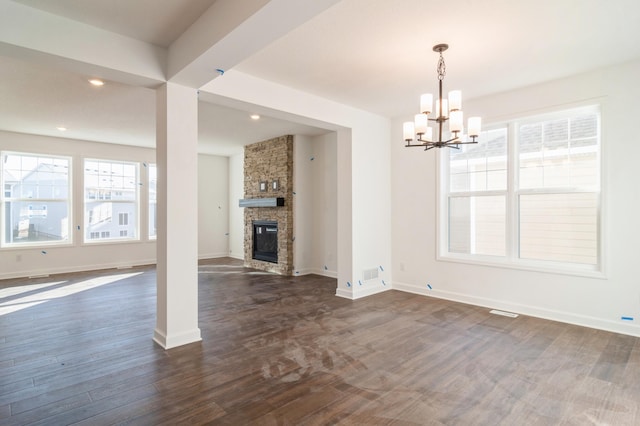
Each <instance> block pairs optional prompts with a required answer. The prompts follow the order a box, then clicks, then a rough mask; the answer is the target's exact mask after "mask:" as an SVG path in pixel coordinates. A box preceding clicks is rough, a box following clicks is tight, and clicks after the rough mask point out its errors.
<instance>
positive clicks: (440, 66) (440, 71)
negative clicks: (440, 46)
mask: <svg viewBox="0 0 640 426" xmlns="http://www.w3.org/2000/svg"><path fill="white" fill-rule="evenodd" d="M446 74H447V67H446V66H445V64H444V58H443V57H442V52H440V59H439V60H438V80H441V81H442V80H444V76H445V75H446Z"/></svg>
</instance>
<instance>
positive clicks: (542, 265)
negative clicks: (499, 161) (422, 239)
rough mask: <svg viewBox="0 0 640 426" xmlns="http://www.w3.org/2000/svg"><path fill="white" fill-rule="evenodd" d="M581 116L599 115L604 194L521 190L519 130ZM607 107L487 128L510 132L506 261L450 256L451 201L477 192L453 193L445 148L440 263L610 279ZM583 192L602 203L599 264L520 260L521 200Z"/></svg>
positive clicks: (439, 167)
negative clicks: (606, 201)
mask: <svg viewBox="0 0 640 426" xmlns="http://www.w3.org/2000/svg"><path fill="white" fill-rule="evenodd" d="M581 112H596V113H597V120H598V122H597V126H598V128H597V138H598V150H597V160H596V164H597V166H598V178H597V181H598V188H597V189H595V190H583V189H580V188H573V189H572V190H571V191H568V189H569V188H568V187H567V188H565V187H563V188H545V189H538V188H536V189H529V188H527V189H522V188H519V182H518V176H519V173H518V168H519V153H518V139H517V137H518V135H517V133H518V129H519V126H520V125H522V124H525V123H532V122H542V121H545V120H549V119H552V118H559V117H567V116H569V115H578V114H580V113H581ZM602 116H603V106H602V105H601V104H593V103H589V104H582V105H573V106H567V107H565V108H562V109H557V110H551V111H546V112H542V113H540V114H535V115H522V116H514V117H511V118H509V119H508V120H505V121H500V122H496V123H493V124H490V125H488V126H485V130H493V129H497V128H501V127H506V128H507V138H508V140H507V189H506V197H507V199H506V217H505V228H506V229H505V233H506V241H505V248H506V255H505V256H491V255H481V254H466V253H454V252H450V251H449V198H450V197H452V196H453V197H456V196H465V195H468V196H473V194H474V192H473V191H470V192H464V193H462V192H459V193H458V192H454V193H452V192H450V186H449V185H450V182H449V153H448V152H447V150H448V149H449V148H443V149H440V150H438V151H439V152H438V154H437V155H438V158H437V161H436V192H437V195H436V222H437V226H436V228H437V229H436V238H437V247H436V259H437V260H439V261H449V262H458V263H467V264H473V265H484V266H494V267H502V268H510V269H519V270H528V271H537V272H551V273H557V274H565V275H573V276H586V277H591V278H606V268H605V265H606V258H605V244H606V242H605V232H604V226H603V224H604V223H605V211H604V208H603V205H604V203H603V200H604V198H605V194H604V191H603V189H604V188H605V182H604V177H605V173H604V161H603V158H604V156H605V153H604V151H605V150H604V146H603V130H602V129H603V126H602V120H603V118H602ZM491 192H496V193H499V192H502V191H482V195H491ZM580 192H589V193H595V194H596V197H597V225H596V226H597V237H596V243H597V263H596V264H595V265H592V264H579V263H570V262H561V261H551V260H536V259H523V258H520V247H519V244H520V241H519V240H520V236H519V232H520V229H519V221H520V215H519V197H520V195H531V194H553V193H561V194H574V193H580Z"/></svg>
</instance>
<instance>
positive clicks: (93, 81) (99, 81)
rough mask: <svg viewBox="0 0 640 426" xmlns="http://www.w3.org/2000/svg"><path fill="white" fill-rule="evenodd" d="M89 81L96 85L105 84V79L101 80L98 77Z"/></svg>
mask: <svg viewBox="0 0 640 426" xmlns="http://www.w3.org/2000/svg"><path fill="white" fill-rule="evenodd" d="M89 83H91V84H92V85H94V86H104V81H102V80H99V79H97V78H92V79H91V80H89Z"/></svg>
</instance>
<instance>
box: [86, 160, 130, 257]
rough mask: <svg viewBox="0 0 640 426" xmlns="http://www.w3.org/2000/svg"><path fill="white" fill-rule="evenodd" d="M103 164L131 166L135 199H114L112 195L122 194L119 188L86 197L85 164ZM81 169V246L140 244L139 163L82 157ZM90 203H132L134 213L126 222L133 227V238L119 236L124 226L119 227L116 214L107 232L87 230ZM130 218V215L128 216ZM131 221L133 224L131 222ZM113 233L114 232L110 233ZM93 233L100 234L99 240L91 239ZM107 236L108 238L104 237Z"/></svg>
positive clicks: (118, 217) (118, 216) (112, 216)
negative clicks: (133, 176) (88, 205)
mask: <svg viewBox="0 0 640 426" xmlns="http://www.w3.org/2000/svg"><path fill="white" fill-rule="evenodd" d="M91 161H94V162H98V163H100V162H103V163H112V164H113V163H116V164H122V165H132V166H134V168H135V173H136V176H135V179H136V182H135V184H134V194H135V198H134V199H133V200H118V199H117V197H116V198H115V199H114V197H113V195H114V194H116V195H117V194H118V193H122V190H121V189H119V188H110V189H105V191H104V192H100V193H98V195H97V196H95V197H91V196H87V179H86V169H87V162H91ZM81 167H82V178H81V185H80V188H81V194H82V195H81V199H82V204H81V206H80V207H79V208H80V210H81V214H82V218H83V224H84V230H83V232H82V237H81V241H82V244H83V245H96V244H123V243H124V244H135V243H139V242H142V236H141V235H140V214H141V191H140V184H139V182H140V177H141V175H140V162H139V161H127V160H121V159H114V158H104V157H101V158H98V157H83V158H82V159H81ZM88 201H89V202H90V201H105V202H109V203H111V204H112V205H113V204H125V203H133V204H134V211H133V213H132V215H133V218H132V217H129V219H128V221H129V223H130V224H132V225H133V229H134V230H135V236H126V237H122V236H120V232H119V230H120V228H121V227H122V226H126V225H120V213H121V212H118V214H117V216H116V215H115V214H114V213H112V215H111V219H110V223H112V228H113V229H109V230H107V231H104V230H94V231H90V230H89V218H90V216H91V213H90V211H88V210H87V202H88ZM129 216H131V215H129ZM132 221H133V222H132ZM111 231H114V232H111ZM93 232H98V233H99V234H100V237H99V238H91V234H92V233H93ZM105 235H108V236H105Z"/></svg>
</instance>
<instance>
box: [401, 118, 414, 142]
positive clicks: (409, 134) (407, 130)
mask: <svg viewBox="0 0 640 426" xmlns="http://www.w3.org/2000/svg"><path fill="white" fill-rule="evenodd" d="M414 129H415V127H414V125H413V122H412V121H406V122H404V123H402V134H403V135H404V140H405V141H406V142H411V141H412V140H413V136H414V135H415V131H414Z"/></svg>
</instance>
